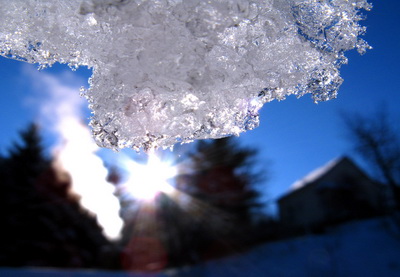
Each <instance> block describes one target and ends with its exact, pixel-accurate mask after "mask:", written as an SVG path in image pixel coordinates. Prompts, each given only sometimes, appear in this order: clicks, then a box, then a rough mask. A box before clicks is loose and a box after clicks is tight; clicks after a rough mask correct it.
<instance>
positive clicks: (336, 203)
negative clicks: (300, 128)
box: [278, 157, 382, 230]
mask: <svg viewBox="0 0 400 277" xmlns="http://www.w3.org/2000/svg"><path fill="white" fill-rule="evenodd" d="M381 204H382V201H381V185H380V184H379V183H377V182H374V181H373V180H371V179H370V178H369V177H368V176H367V175H366V174H365V173H364V172H363V171H362V170H361V169H360V168H359V167H358V166H357V165H356V164H355V163H354V162H353V161H352V160H350V159H349V158H347V157H342V158H340V159H337V160H333V161H331V162H329V163H328V164H327V165H325V166H323V167H321V168H319V169H317V170H315V171H313V172H311V173H310V174H309V175H307V176H306V177H305V178H303V179H302V180H300V181H297V182H296V183H294V184H293V187H292V191H290V192H289V193H287V194H286V195H284V196H283V197H281V198H280V199H279V200H278V206H279V213H280V219H281V222H282V223H283V224H284V225H286V226H288V227H293V228H302V229H304V230H308V229H310V230H312V229H314V228H319V227H323V226H326V225H330V224H335V223H339V222H343V221H346V220H352V219H357V218H364V217H369V216H373V215H375V214H377V213H379V211H381Z"/></svg>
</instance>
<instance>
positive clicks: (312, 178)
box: [278, 156, 367, 201]
mask: <svg viewBox="0 0 400 277" xmlns="http://www.w3.org/2000/svg"><path fill="white" fill-rule="evenodd" d="M342 165H345V166H348V165H351V166H352V167H353V168H356V169H358V170H359V171H360V172H362V173H363V174H364V175H365V173H364V172H363V171H362V170H361V169H359V167H358V166H357V165H356V164H355V163H354V162H353V161H352V160H351V159H350V158H348V157H346V156H342V157H339V158H336V159H333V160H331V161H329V162H328V163H326V164H325V165H323V166H321V167H319V168H317V169H315V170H313V171H311V172H310V173H309V174H307V175H306V176H305V177H303V178H302V179H300V180H297V181H296V182H294V183H293V184H292V185H291V186H290V189H289V191H288V192H287V193H285V194H284V195H283V196H281V197H280V198H279V199H278V201H280V200H281V199H283V198H286V197H287V196H289V195H292V194H293V193H295V192H297V191H299V190H301V189H303V188H305V187H306V186H309V185H310V184H314V183H316V182H317V181H318V180H320V179H321V178H323V177H324V176H325V175H327V174H328V173H329V172H331V171H332V170H334V169H335V168H337V167H339V166H342ZM365 176H367V175H365Z"/></svg>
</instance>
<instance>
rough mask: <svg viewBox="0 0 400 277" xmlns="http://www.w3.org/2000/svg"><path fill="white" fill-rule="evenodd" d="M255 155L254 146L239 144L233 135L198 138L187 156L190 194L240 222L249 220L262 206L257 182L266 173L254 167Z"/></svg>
mask: <svg viewBox="0 0 400 277" xmlns="http://www.w3.org/2000/svg"><path fill="white" fill-rule="evenodd" d="M256 154H257V151H256V150H255V149H250V148H244V147H240V146H239V145H238V143H237V142H236V141H235V139H234V138H232V137H228V138H223V139H217V140H211V141H199V143H198V144H197V148H196V149H195V151H194V152H193V153H191V155H190V158H191V159H192V161H193V174H192V175H191V178H192V180H191V184H190V186H191V187H190V189H191V195H193V196H194V197H196V198H197V199H200V200H202V201H204V202H206V203H209V204H210V205H212V206H213V207H216V208H218V209H220V210H222V211H224V212H226V213H228V214H230V215H232V216H233V217H234V218H235V219H237V220H240V221H241V222H242V223H250V222H251V221H252V219H253V216H254V213H255V212H256V210H257V209H258V208H260V207H262V203H261V202H260V200H259V197H260V192H259V191H258V190H256V185H257V184H259V183H260V181H262V180H263V176H265V174H264V173H265V172H260V171H258V172H257V171H256V170H255V167H254V166H255V157H256ZM264 170H267V169H266V168H264Z"/></svg>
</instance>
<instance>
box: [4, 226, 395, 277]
mask: <svg viewBox="0 0 400 277" xmlns="http://www.w3.org/2000/svg"><path fill="white" fill-rule="evenodd" d="M399 257H400V228H399V227H398V226H396V225H395V224H394V221H393V220H390V219H388V218H386V219H385V218H384V219H372V220H365V221H362V222H352V223H348V224H344V225H342V226H339V227H336V228H334V229H332V230H331V231H330V232H329V233H328V234H324V235H310V236H303V237H298V238H295V239H290V240H285V241H279V242H274V243H268V244H264V245H262V246H259V247H257V248H256V249H254V250H252V251H250V252H248V253H246V254H242V255H237V256H233V257H229V258H224V259H220V260H216V261H211V262H208V263H205V264H203V265H199V266H196V267H193V268H186V269H180V270H176V271H169V272H165V273H162V274H158V275H154V274H153V275H143V274H133V273H116V272H98V271H96V272H93V271H68V272H66V271H55V270H16V269H2V270H0V276H7V277H8V276H18V277H25V276H26V277H32V276H68V277H70V276H72V277H84V276H117V277H119V276H121V277H123V276H131V277H136V276H157V277H164V276H178V277H200V276H207V277H214V276H215V277H233V276H246V277H252V276H254V277H260V276H273V277H275V276H282V277H283V276H285V277H286V276H295V277H302V276H307V277H313V276H352V277H356V276H363V277H368V276H385V277H390V276H400V259H399Z"/></svg>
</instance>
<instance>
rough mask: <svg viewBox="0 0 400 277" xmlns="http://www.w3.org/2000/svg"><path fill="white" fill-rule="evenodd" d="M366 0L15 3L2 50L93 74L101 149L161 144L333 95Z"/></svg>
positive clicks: (0, 26)
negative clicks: (301, 99) (276, 106)
mask: <svg viewBox="0 0 400 277" xmlns="http://www.w3.org/2000/svg"><path fill="white" fill-rule="evenodd" d="M362 9H365V10H368V9H370V5H369V4H368V3H367V2H366V0H319V1H315V0H279V1H274V0H265V1H260V0H253V1H245V0H210V1H200V0H184V1H183V0H147V1H146V0H130V1H129V0H85V1H82V0H69V1H64V0H59V1H56V0H13V1H3V2H2V5H0V14H1V16H0V54H1V55H2V56H5V57H9V58H14V59H19V60H22V61H26V62H30V63H39V64H40V65H41V66H42V67H45V66H51V65H52V64H53V63H55V62H60V63H67V64H69V65H70V66H71V67H72V68H74V67H77V66H80V65H84V66H88V67H90V68H92V69H93V76H92V78H91V79H90V88H89V90H88V91H86V92H85V93H84V94H85V96H86V97H87V99H88V101H89V106H90V108H91V109H92V110H93V117H92V120H91V123H90V125H91V126H92V131H93V135H94V138H95V139H96V141H97V143H98V144H99V145H100V146H103V147H109V148H114V149H118V148H123V147H133V148H151V147H158V146H161V147H168V146H171V145H173V144H175V143H176V142H188V141H191V140H193V139H202V138H217V137H222V136H226V135H230V134H236V135H237V134H239V133H241V132H243V131H246V130H250V129H253V128H255V127H257V126H258V122H259V119H258V110H259V109H260V108H261V107H262V105H263V104H264V103H266V102H268V101H272V100H273V99H278V100H282V99H284V98H285V97H286V96H287V95H290V94H295V95H297V96H302V95H304V94H307V93H311V94H312V97H313V99H314V100H315V101H325V100H329V99H331V98H334V97H336V94H337V90H338V88H339V86H340V84H341V83H342V79H341V77H340V76H339V68H340V66H341V65H342V64H343V63H346V62H347V60H346V58H345V56H344V52H345V51H347V50H350V49H353V48H357V49H358V51H359V52H361V53H363V52H364V51H365V50H366V49H367V48H369V46H368V44H367V43H366V42H365V41H363V40H362V39H360V38H359V36H360V35H362V34H363V33H364V31H365V29H364V27H362V26H360V25H359V23H358V22H359V21H360V20H361V19H362V16H361V14H360V10H362Z"/></svg>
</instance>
